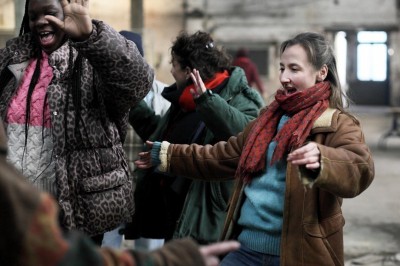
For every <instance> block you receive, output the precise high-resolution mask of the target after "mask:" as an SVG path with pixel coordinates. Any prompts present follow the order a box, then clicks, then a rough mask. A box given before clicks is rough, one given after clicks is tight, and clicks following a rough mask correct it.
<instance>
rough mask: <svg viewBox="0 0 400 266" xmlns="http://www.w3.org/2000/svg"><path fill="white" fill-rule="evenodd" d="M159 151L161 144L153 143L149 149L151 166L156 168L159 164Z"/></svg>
mask: <svg viewBox="0 0 400 266" xmlns="http://www.w3.org/2000/svg"><path fill="white" fill-rule="evenodd" d="M160 150H161V142H159V141H155V142H154V143H153V148H151V151H150V155H151V164H152V165H155V166H157V165H159V164H160V163H161V161H160Z"/></svg>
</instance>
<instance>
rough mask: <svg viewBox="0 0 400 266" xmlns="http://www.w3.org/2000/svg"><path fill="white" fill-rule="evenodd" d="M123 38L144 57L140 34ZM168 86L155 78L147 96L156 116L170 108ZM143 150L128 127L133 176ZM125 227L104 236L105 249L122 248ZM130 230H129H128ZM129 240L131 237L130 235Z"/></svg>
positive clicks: (146, 242) (141, 245)
mask: <svg viewBox="0 0 400 266" xmlns="http://www.w3.org/2000/svg"><path fill="white" fill-rule="evenodd" d="M119 33H120V34H121V35H122V36H124V37H125V38H126V39H127V40H130V41H132V42H134V43H135V45H136V47H137V48H138V50H139V52H140V54H141V56H143V57H144V49H143V43H142V36H141V35H140V34H138V33H135V32H132V31H127V30H122V31H120V32H119ZM167 86H168V85H167V84H165V83H163V82H161V81H159V80H157V79H156V77H154V81H153V85H152V87H151V90H150V91H149V93H148V94H147V95H146V97H145V98H144V101H145V102H146V104H147V105H148V106H149V107H150V108H151V109H152V110H154V113H155V114H156V115H160V116H163V115H164V114H165V113H166V112H167V110H168V108H169V107H170V105H171V104H170V102H169V101H167V100H166V99H164V97H162V95H161V92H162V90H163V89H164V88H165V87H167ZM142 149H143V141H142V140H141V139H140V137H139V136H138V135H137V134H136V132H135V131H134V130H133V128H132V126H131V125H128V128H127V132H126V138H125V142H124V150H125V153H126V157H127V162H128V167H129V171H130V173H131V175H132V178H134V177H133V176H134V175H133V171H134V169H135V164H134V161H135V160H136V159H137V154H138V152H139V151H141V150H142ZM133 182H134V183H136V181H135V179H134V180H133ZM125 226H128V227H129V226H130V224H129V223H128V225H126V224H123V225H121V226H119V227H117V228H116V229H114V230H112V231H110V232H107V233H105V234H104V239H103V243H102V246H103V247H113V248H120V247H121V244H122V241H123V235H124V228H125ZM128 230H129V229H128ZM128 238H129V235H128ZM163 243H164V241H163V239H147V238H140V239H136V240H135V242H134V246H135V248H136V249H143V250H153V249H156V248H158V247H160V246H162V245H163Z"/></svg>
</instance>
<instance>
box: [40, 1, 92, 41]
mask: <svg viewBox="0 0 400 266" xmlns="http://www.w3.org/2000/svg"><path fill="white" fill-rule="evenodd" d="M61 6H62V8H63V11H64V21H61V20H59V19H58V18H56V17H54V16H46V18H47V19H48V20H49V21H50V22H52V23H53V24H55V25H56V26H57V27H59V28H60V29H62V30H63V31H64V32H65V33H66V34H68V35H69V36H70V38H71V39H73V40H78V41H82V40H86V39H87V38H88V37H89V36H90V33H91V32H92V21H91V18H90V16H89V8H88V6H89V0H71V1H70V2H68V1H67V0H62V1H61Z"/></svg>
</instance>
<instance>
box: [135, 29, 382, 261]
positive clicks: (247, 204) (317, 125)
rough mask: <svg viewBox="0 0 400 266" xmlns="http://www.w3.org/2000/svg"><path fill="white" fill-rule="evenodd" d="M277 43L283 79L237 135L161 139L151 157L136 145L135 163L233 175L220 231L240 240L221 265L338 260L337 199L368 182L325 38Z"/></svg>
mask: <svg viewBox="0 0 400 266" xmlns="http://www.w3.org/2000/svg"><path fill="white" fill-rule="evenodd" d="M280 51H281V56H280V75H279V78H280V82H281V85H282V88H281V89H279V90H278V91H277V93H276V96H275V101H274V102H272V103H271V105H269V106H268V107H267V108H266V109H265V110H263V111H261V114H260V115H259V117H258V118H257V119H256V120H255V121H253V122H252V123H250V124H249V125H248V126H247V127H246V128H245V129H244V131H243V132H242V133H239V134H238V135H237V137H231V138H230V139H229V140H228V141H227V142H218V143H217V144H215V145H214V146H210V145H208V146H199V145H190V146H189V145H177V144H169V143H166V142H163V144H161V151H162V152H160V156H159V158H154V159H156V160H150V158H151V156H150V154H149V153H146V152H144V153H141V154H140V156H141V158H142V159H141V160H139V161H137V162H136V165H137V166H138V167H140V168H147V167H149V166H150V165H154V164H156V161H157V160H159V161H160V162H162V163H161V165H160V166H161V167H160V170H163V171H168V172H170V173H173V174H180V175H183V176H191V177H193V178H196V179H203V180H204V179H206V178H207V180H215V179H216V178H221V177H222V178H229V177H231V176H233V175H235V177H236V180H237V182H236V187H235V189H234V192H233V196H232V198H231V201H230V204H229V210H228V214H227V218H226V221H225V226H224V229H223V233H222V239H237V240H238V241H239V242H240V243H241V247H240V249H239V250H237V251H233V252H231V253H229V254H228V255H227V256H226V257H225V258H224V259H223V260H222V262H221V265H224V266H227V265H273V266H278V265H303V266H308V265H344V255H343V253H344V250H343V226H344V218H343V215H342V211H341V204H342V201H343V198H351V197H355V196H357V195H359V194H360V193H361V192H363V191H364V190H365V189H366V188H367V187H368V186H369V185H370V184H371V182H372V180H373V178H374V163H373V160H372V158H371V153H370V150H369V148H368V147H367V145H366V144H365V141H364V135H363V133H362V131H361V127H360V124H359V122H358V121H357V119H356V118H354V117H353V116H352V115H351V114H349V113H347V112H346V110H345V109H344V107H343V104H342V97H343V95H342V91H341V89H340V83H339V79H338V75H337V69H336V60H335V57H334V55H333V51H332V48H331V47H330V46H329V44H328V42H327V41H326V40H325V38H324V37H323V36H322V35H320V34H316V33H302V34H299V35H297V36H296V37H295V38H293V39H290V40H287V41H285V42H283V43H282V45H281V50H280ZM196 84H197V86H199V87H203V84H202V82H201V81H200V80H198V82H197V83H196ZM148 144H149V146H151V144H152V143H151V142H150V143H148ZM159 147H160V144H159V143H155V144H154V145H153V153H152V154H157V152H156V150H157V149H158V148H159ZM235 173H236V174H235Z"/></svg>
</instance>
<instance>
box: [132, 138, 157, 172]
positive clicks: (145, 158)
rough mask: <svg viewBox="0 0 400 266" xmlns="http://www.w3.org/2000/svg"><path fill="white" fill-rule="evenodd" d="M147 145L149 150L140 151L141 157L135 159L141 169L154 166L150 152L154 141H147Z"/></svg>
mask: <svg viewBox="0 0 400 266" xmlns="http://www.w3.org/2000/svg"><path fill="white" fill-rule="evenodd" d="M146 146H147V148H148V149H149V151H144V152H139V159H138V160H136V161H135V165H136V167H137V168H139V169H148V168H150V167H152V166H153V165H152V163H151V154H150V151H151V148H153V142H151V141H146Z"/></svg>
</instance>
